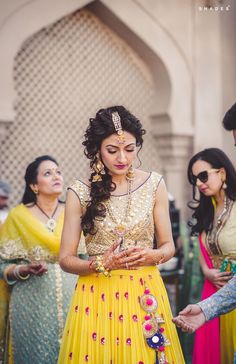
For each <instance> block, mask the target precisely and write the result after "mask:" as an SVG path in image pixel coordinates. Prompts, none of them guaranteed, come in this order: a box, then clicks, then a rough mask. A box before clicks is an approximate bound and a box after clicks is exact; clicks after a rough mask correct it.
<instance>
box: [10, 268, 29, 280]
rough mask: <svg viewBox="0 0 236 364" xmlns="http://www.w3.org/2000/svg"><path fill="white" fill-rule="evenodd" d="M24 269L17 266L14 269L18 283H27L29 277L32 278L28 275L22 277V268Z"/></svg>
mask: <svg viewBox="0 0 236 364" xmlns="http://www.w3.org/2000/svg"><path fill="white" fill-rule="evenodd" d="M21 267H22V265H17V266H15V268H14V271H13V272H14V275H15V277H16V279H17V280H18V281H26V280H27V279H29V277H30V274H27V275H26V276H22V275H21V274H20V268H21Z"/></svg>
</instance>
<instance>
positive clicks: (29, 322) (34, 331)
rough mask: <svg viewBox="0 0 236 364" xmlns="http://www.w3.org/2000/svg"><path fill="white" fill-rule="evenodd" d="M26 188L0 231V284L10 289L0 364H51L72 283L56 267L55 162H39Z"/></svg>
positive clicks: (59, 182)
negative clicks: (1, 361)
mask: <svg viewBox="0 0 236 364" xmlns="http://www.w3.org/2000/svg"><path fill="white" fill-rule="evenodd" d="M25 182H26V188H25V193H24V196H23V200H22V202H23V203H21V204H20V205H18V206H17V207H15V208H13V209H12V210H11V211H10V213H9V215H8V218H7V220H6V222H5V223H4V225H3V226H2V228H1V231H0V278H3V279H4V280H5V282H6V283H7V284H8V285H9V287H10V289H11V294H10V303H9V316H8V324H9V325H8V327H9V330H6V334H7V333H8V335H7V340H6V343H5V347H6V350H5V353H4V358H5V359H4V361H3V362H4V364H5V363H9V364H11V363H14V364H22V363H24V364H30V363H34V364H46V363H47V364H48V363H50V364H51V363H52V364H53V363H56V360H57V356H58V351H59V345H60V339H61V335H62V331H63V326H64V320H65V316H66V313H67V308H68V304H69V300H70V297H71V294H72V290H73V288H74V283H75V277H74V276H72V275H68V274H66V273H64V272H62V270H61V269H60V267H59V265H58V254H59V248H60V239H61V233H62V227H63V220H64V206H63V204H62V203H60V202H59V200H58V197H59V195H60V194H61V192H62V188H63V178H62V175H61V171H60V169H59V166H58V164H57V162H56V161H55V160H54V159H53V158H52V157H50V156H42V157H39V158H37V159H36V160H35V161H33V162H32V163H31V164H30V165H29V166H28V167H27V169H26V174H25ZM2 284H3V282H2ZM2 287H3V288H2V289H5V291H6V286H5V285H4V286H2ZM1 307H2V310H4V309H5V308H6V300H5V306H1V305H0V308H1ZM3 324H4V322H3V323H2V326H3ZM3 331H4V328H3V327H2V332H3ZM2 336H3V335H2Z"/></svg>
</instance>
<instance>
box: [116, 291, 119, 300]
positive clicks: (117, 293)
mask: <svg viewBox="0 0 236 364" xmlns="http://www.w3.org/2000/svg"><path fill="white" fill-rule="evenodd" d="M116 299H117V300H118V299H119V292H116Z"/></svg>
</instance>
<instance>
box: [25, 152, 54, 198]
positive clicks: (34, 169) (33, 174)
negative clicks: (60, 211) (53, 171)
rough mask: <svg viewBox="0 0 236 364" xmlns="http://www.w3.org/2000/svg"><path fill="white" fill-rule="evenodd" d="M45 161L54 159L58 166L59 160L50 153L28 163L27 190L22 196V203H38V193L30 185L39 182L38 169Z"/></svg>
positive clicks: (26, 174)
mask: <svg viewBox="0 0 236 364" xmlns="http://www.w3.org/2000/svg"><path fill="white" fill-rule="evenodd" d="M44 161H52V162H54V163H55V164H56V165H57V166H58V163H57V161H56V160H55V159H54V158H53V157H51V156H50V155H42V156H41V157H38V158H36V159H35V160H34V161H33V162H31V163H30V164H29V165H28V167H27V168H26V171H25V191H24V194H23V197H22V203H23V204H24V205H27V204H29V203H36V195H35V193H34V192H33V191H32V189H31V187H30V185H32V184H35V183H37V177H38V169H39V166H40V164H41V163H42V162H44Z"/></svg>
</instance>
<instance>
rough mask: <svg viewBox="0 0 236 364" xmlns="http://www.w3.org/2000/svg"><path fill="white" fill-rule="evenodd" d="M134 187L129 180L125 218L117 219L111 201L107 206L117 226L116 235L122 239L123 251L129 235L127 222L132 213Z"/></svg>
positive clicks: (121, 246) (115, 228) (121, 247)
mask: <svg viewBox="0 0 236 364" xmlns="http://www.w3.org/2000/svg"><path fill="white" fill-rule="evenodd" d="M132 186H133V180H132V179H131V180H128V189H127V201H126V208H125V213H124V216H123V218H119V219H117V218H116V216H115V215H114V212H113V211H112V208H111V206H110V201H109V202H108V203H107V205H106V209H107V212H108V214H109V215H110V218H111V221H112V222H113V223H114V224H115V227H114V229H113V231H114V233H115V234H116V235H117V236H118V237H119V238H121V243H120V248H119V250H122V249H123V246H124V237H125V234H126V233H127V231H128V230H127V225H126V223H125V222H127V220H128V217H129V215H130V211H131V202H132V194H131V191H132Z"/></svg>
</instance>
